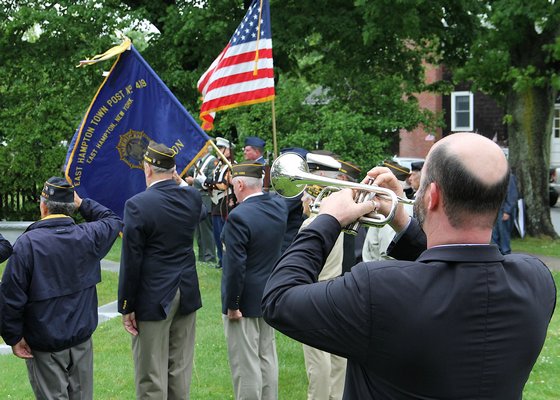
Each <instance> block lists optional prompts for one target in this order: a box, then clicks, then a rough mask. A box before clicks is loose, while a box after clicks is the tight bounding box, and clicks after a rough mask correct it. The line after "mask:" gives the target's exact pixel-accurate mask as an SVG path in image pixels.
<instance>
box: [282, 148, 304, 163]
mask: <svg viewBox="0 0 560 400" xmlns="http://www.w3.org/2000/svg"><path fill="white" fill-rule="evenodd" d="M284 153H296V154H299V155H300V156H301V157H302V158H303V159H304V160H305V157H306V156H307V153H309V152H308V151H307V150H305V149H302V148H301V147H284V148H283V149H281V150H280V154H284Z"/></svg>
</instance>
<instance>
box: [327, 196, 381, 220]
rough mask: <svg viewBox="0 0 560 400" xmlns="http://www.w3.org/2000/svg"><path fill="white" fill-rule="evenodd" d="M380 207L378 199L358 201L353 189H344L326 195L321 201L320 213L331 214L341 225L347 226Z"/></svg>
mask: <svg viewBox="0 0 560 400" xmlns="http://www.w3.org/2000/svg"><path fill="white" fill-rule="evenodd" d="M377 207H378V203H377V202H376V201H365V202H363V203H356V202H355V201H354V194H353V190H352V189H342V190H340V191H338V192H334V193H332V194H330V195H329V196H327V197H325V198H324V199H323V200H322V201H321V208H320V210H319V214H329V215H332V216H333V217H335V218H336V219H337V220H338V222H339V223H340V226H346V225H348V224H350V223H352V222H354V221H356V220H357V219H358V218H360V217H361V216H362V215H366V214H369V213H371V212H373V211H374V210H375V209H376V208H377Z"/></svg>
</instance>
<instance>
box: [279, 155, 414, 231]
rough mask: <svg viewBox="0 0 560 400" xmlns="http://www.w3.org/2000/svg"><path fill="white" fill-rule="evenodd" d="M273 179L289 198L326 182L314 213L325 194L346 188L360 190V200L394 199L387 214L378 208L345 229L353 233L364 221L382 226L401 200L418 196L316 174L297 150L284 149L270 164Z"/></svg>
mask: <svg viewBox="0 0 560 400" xmlns="http://www.w3.org/2000/svg"><path fill="white" fill-rule="evenodd" d="M270 183H271V184H272V187H273V188H274V190H275V191H276V192H277V193H278V194H279V195H280V196H282V197H286V198H294V197H296V196H299V195H300V194H301V193H302V192H303V191H304V190H305V188H306V187H307V186H308V185H318V186H323V187H324V188H323V189H322V190H321V192H320V193H319V195H318V196H317V197H316V198H315V200H314V202H313V203H312V204H311V212H312V213H318V212H319V208H320V206H321V201H322V199H323V198H324V197H326V196H328V195H329V194H331V193H332V192H334V191H338V190H341V189H344V188H349V189H353V190H355V191H356V194H355V196H354V201H355V202H357V203H360V202H366V201H373V199H374V198H375V197H378V198H380V199H382V200H388V201H389V202H390V203H391V208H390V211H389V213H388V214H387V216H385V215H383V214H379V213H376V212H375V211H374V212H372V213H369V214H366V215H363V216H361V217H360V218H359V219H358V220H357V221H356V222H354V223H352V224H350V225H348V226H346V227H344V228H343V229H344V231H345V232H348V233H351V234H356V233H357V232H358V228H359V226H360V225H364V226H375V227H379V226H383V225H385V224H388V223H389V222H391V220H392V219H393V217H394V216H395V212H396V210H397V206H398V204H399V203H403V204H413V203H414V200H411V199H406V198H403V197H400V196H397V195H396V193H395V192H393V191H392V190H389V189H386V188H382V187H379V186H377V185H373V184H370V185H367V184H364V183H355V182H349V181H343V180H339V179H332V178H327V177H324V176H318V175H315V174H312V173H310V172H309V167H308V165H307V162H306V161H305V160H304V159H303V157H301V156H300V155H299V154H296V153H284V154H282V155H280V156H279V157H278V158H276V160H274V162H273V163H272V166H271V168H270Z"/></svg>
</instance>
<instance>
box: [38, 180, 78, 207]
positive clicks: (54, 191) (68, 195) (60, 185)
mask: <svg viewBox="0 0 560 400" xmlns="http://www.w3.org/2000/svg"><path fill="white" fill-rule="evenodd" d="M41 196H42V197H43V198H45V199H46V200H49V201H56V202H57V203H73V202H74V186H72V185H71V184H69V183H68V181H67V180H66V179H64V178H60V177H58V176H53V177H52V178H49V179H48V180H47V181H46V182H45V185H44V186H43V191H42V192H41Z"/></svg>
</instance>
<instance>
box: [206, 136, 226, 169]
mask: <svg viewBox="0 0 560 400" xmlns="http://www.w3.org/2000/svg"><path fill="white" fill-rule="evenodd" d="M210 145H211V146H212V148H213V149H214V150H215V151H216V154H217V155H218V157H220V158H221V159H222V161H223V162H225V163H226V165H227V166H228V168H229V169H231V163H230V162H229V160H228V159H227V157H226V156H224V153H222V152H221V151H220V149H218V146H216V143H214V142H213V141H212V140H210Z"/></svg>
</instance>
